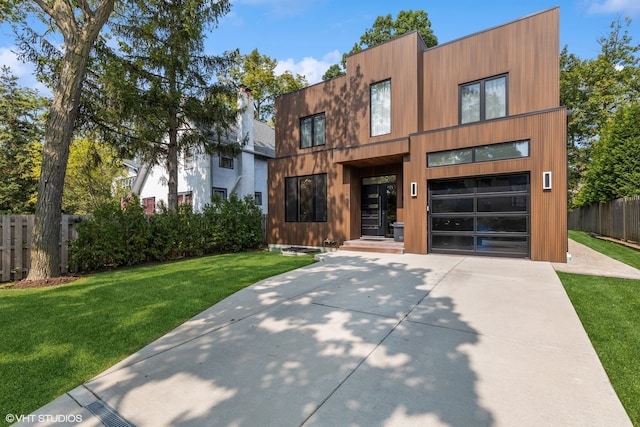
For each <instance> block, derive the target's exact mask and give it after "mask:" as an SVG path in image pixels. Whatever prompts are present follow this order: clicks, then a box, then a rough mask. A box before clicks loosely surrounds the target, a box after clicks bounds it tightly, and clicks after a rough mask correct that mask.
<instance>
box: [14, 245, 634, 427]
mask: <svg viewBox="0 0 640 427" xmlns="http://www.w3.org/2000/svg"><path fill="white" fill-rule="evenodd" d="M322 258H323V261H322V262H319V263H316V264H314V265H311V266H308V267H305V268H302V269H299V270H296V271H293V272H290V273H287V274H283V275H281V276H277V277H274V278H271V279H268V280H266V281H263V282H260V283H257V284H255V285H253V286H251V287H249V288H246V289H244V290H242V291H240V292H238V293H236V294H235V295H233V296H231V297H230V298H228V299H226V300H224V301H222V302H221V303H219V304H217V305H215V306H214V307H211V308H210V309H209V310H207V311H205V312H203V313H201V314H200V315H199V316H197V317H195V318H193V319H192V320H190V321H188V322H187V323H185V324H183V325H182V326H180V327H179V328H177V329H176V330H174V331H172V332H171V333H169V334H167V335H166V336H164V337H162V338H161V339H159V340H157V341H156V342H154V343H152V344H151V345H149V346H147V347H146V348H144V349H142V350H141V351H140V352H138V353H136V354H134V355H132V356H131V357H129V358H128V359H126V360H124V361H123V362H121V363H119V364H118V365H116V366H114V367H112V368H111V369H109V370H107V371H106V372H104V373H102V374H100V375H99V376H97V377H96V378H94V379H93V380H91V381H89V382H87V383H86V384H84V385H83V386H81V387H78V388H77V389H75V390H73V391H71V392H70V393H67V394H65V395H63V396H62V397H60V398H59V399H57V400H55V401H54V402H52V403H51V404H49V405H47V406H45V407H43V408H41V409H40V410H39V411H37V412H36V413H34V414H32V416H35V417H37V416H40V415H49V416H53V417H55V416H58V417H60V416H66V417H67V418H69V417H71V416H80V417H82V420H83V421H82V423H81V424H82V425H83V426H94V425H100V422H99V421H98V418H96V416H94V415H92V414H91V412H90V411H89V410H88V409H87V408H91V409H93V411H94V412H96V413H98V412H100V411H102V413H103V414H106V413H107V411H108V410H109V409H112V410H114V411H116V412H117V413H118V414H119V415H120V416H121V417H122V418H123V419H124V420H127V421H128V422H130V423H132V424H134V425H136V426H154V427H155V426H279V427H281V426H301V425H304V426H403V427H404V426H460V427H463V426H464V427H467V426H545V427H546V426H580V427H584V426H598V427H603V426H615V427H620V426H630V425H631V422H630V420H629V418H628V417H627V415H626V413H625V411H624V409H623V407H622V406H621V404H620V402H619V400H618V398H617V396H616V395H615V393H614V391H613V389H612V387H611V384H610V383H609V380H608V378H607V376H606V375H605V373H604V370H603V368H602V365H601V364H600V362H599V360H598V358H597V356H596V354H595V352H594V350H593V348H592V346H591V344H590V342H589V339H588V337H587V335H586V334H585V332H584V329H583V328H582V326H581V324H580V322H579V320H578V317H577V316H576V313H575V311H574V310H573V307H572V305H571V303H570V302H569V299H568V298H567V295H566V293H565V292H564V289H563V288H562V285H561V283H560V282H559V280H558V278H557V276H556V274H555V272H554V270H553V267H552V265H551V264H550V263H546V262H531V261H526V260H509V259H492V258H479V257H475V258H473V257H459V256H443V255H408V254H405V255H382V254H366V253H357V252H337V253H332V254H327V255H324V256H322ZM112 419H113V418H112ZM34 421H37V420H36V419H34ZM29 424H38V423H37V422H34V423H23V425H29ZM39 424H40V425H46V424H47V423H46V422H45V423H39ZM49 424H50V425H56V426H60V425H64V424H63V423H58V424H54V423H49ZM107 424H108V425H114V424H112V423H109V422H107ZM69 425H74V424H73V423H70V424H69Z"/></svg>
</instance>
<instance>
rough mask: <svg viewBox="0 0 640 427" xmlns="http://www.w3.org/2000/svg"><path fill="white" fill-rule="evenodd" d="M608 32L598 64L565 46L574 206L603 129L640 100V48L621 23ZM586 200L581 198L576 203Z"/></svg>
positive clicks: (563, 82)
mask: <svg viewBox="0 0 640 427" xmlns="http://www.w3.org/2000/svg"><path fill="white" fill-rule="evenodd" d="M624 23H625V24H624V25H625V26H627V27H628V26H629V25H631V20H630V19H629V18H626V19H625V20H624ZM610 28H611V32H610V33H609V34H608V35H606V36H603V37H601V38H600V39H599V40H598V42H599V44H600V47H601V52H600V54H598V56H597V57H596V58H595V59H588V60H582V59H580V58H578V57H576V56H575V55H573V54H570V53H569V52H568V48H567V47H565V48H564V49H563V50H562V53H561V55H560V65H561V70H560V103H561V104H562V105H565V106H566V107H567V108H568V109H569V110H570V111H571V112H572V114H571V116H570V119H569V122H568V126H567V134H568V135H567V136H568V141H567V149H568V159H569V200H570V203H573V202H572V198H573V197H572V196H573V195H574V194H576V193H577V191H578V189H579V188H580V186H581V185H582V184H583V180H584V178H585V174H586V171H587V170H588V169H589V168H590V167H591V166H592V161H591V156H592V150H593V149H594V148H595V146H596V145H597V144H599V141H600V139H601V134H602V132H603V129H604V126H605V125H607V124H608V123H609V121H610V120H611V118H612V117H613V116H614V115H615V114H616V113H617V111H618V110H619V109H620V108H621V107H624V106H626V105H628V104H629V103H630V102H632V101H633V100H637V99H639V97H640V68H639V64H638V58H637V57H636V54H637V52H638V51H640V46H639V45H634V44H633V43H632V39H631V37H630V36H629V34H628V31H627V30H626V29H623V24H622V22H621V21H620V20H619V19H618V20H616V21H613V22H612V23H611V25H610ZM592 184H593V182H592ZM596 193H598V194H604V193H606V191H605V192H604V193H600V192H596ZM587 199H589V198H586V199H585V197H584V195H583V196H581V197H580V200H582V201H576V203H584V200H587Z"/></svg>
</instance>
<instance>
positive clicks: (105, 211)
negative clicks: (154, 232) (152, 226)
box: [69, 203, 149, 271]
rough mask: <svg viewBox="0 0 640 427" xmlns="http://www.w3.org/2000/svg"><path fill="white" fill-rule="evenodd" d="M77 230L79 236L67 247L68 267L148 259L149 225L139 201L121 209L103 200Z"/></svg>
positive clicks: (91, 267)
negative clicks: (68, 255)
mask: <svg viewBox="0 0 640 427" xmlns="http://www.w3.org/2000/svg"><path fill="white" fill-rule="evenodd" d="M77 230H78V238H77V239H75V240H74V241H72V242H71V246H70V248H69V254H70V257H69V259H70V261H69V267H70V269H71V271H79V270H82V271H87V270H98V269H102V268H105V267H119V266H121V265H133V264H138V263H140V262H143V261H145V260H146V259H147V254H146V247H147V243H148V235H149V227H148V224H147V221H146V219H145V216H144V210H143V208H142V207H141V206H140V205H139V204H138V203H129V204H128V205H127V206H126V208H124V209H122V208H121V207H120V206H118V205H116V204H113V203H104V204H102V205H100V206H99V207H98V208H97V209H96V210H95V211H94V212H93V215H92V216H91V218H89V219H86V220H84V221H82V222H80V223H79V224H78V229H77Z"/></svg>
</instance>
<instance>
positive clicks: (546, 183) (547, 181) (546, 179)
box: [542, 172, 551, 190]
mask: <svg viewBox="0 0 640 427" xmlns="http://www.w3.org/2000/svg"><path fill="white" fill-rule="evenodd" d="M542 189H543V190H551V172H542Z"/></svg>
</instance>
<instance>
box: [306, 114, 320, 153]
mask: <svg viewBox="0 0 640 427" xmlns="http://www.w3.org/2000/svg"><path fill="white" fill-rule="evenodd" d="M324 130H325V117H324V113H322V114H316V115H314V116H309V117H305V118H303V119H300V148H309V147H317V146H320V145H324Z"/></svg>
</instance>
